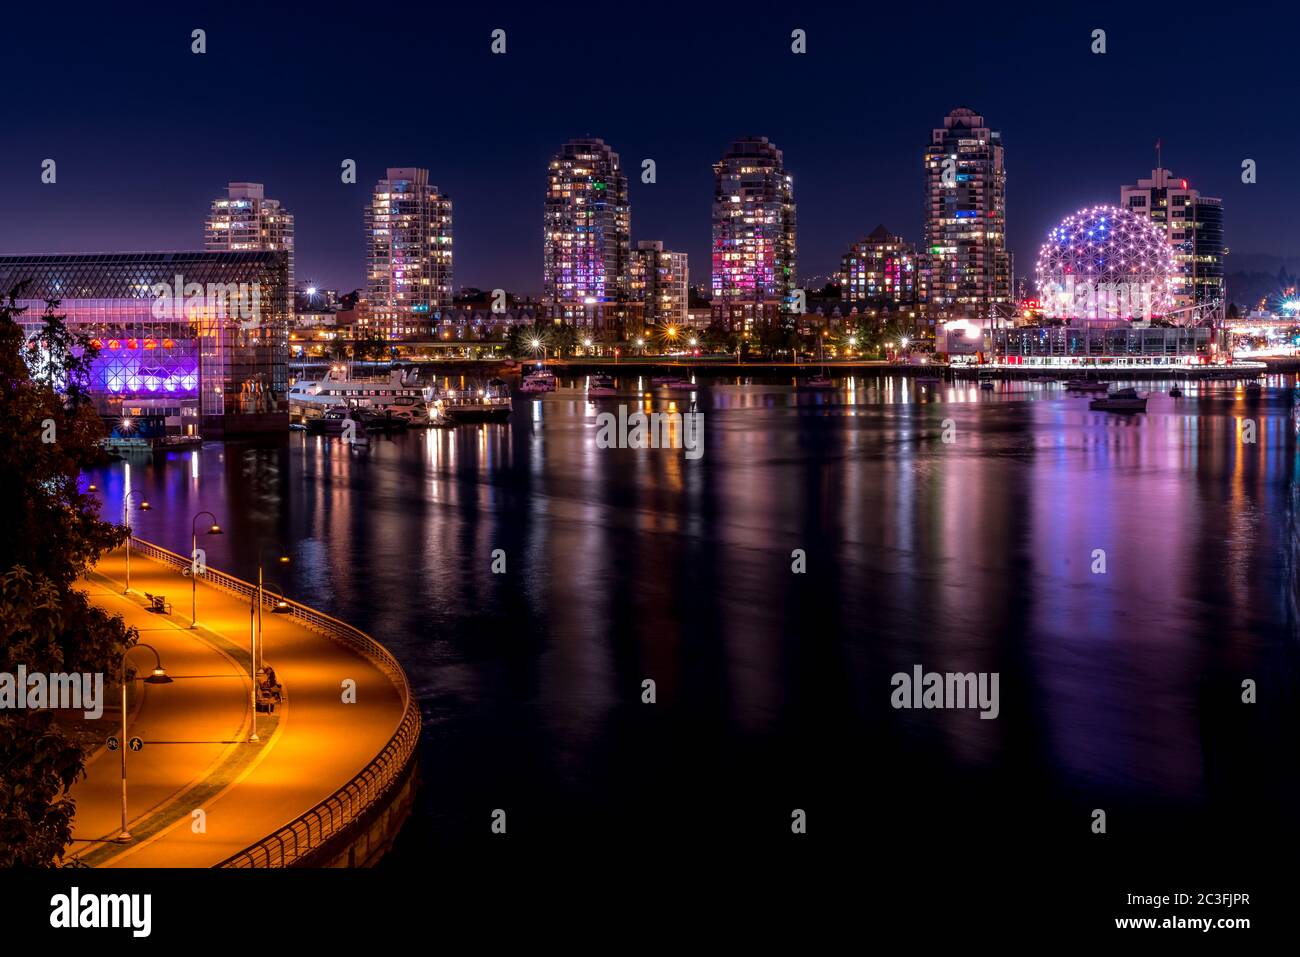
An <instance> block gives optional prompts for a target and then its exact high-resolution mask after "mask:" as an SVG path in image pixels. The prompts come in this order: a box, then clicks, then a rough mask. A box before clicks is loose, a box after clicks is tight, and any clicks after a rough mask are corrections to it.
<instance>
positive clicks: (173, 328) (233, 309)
mask: <svg viewBox="0 0 1300 957" xmlns="http://www.w3.org/2000/svg"><path fill="white" fill-rule="evenodd" d="M288 274H289V257H288V252H287V250H274V251H271V250H266V251H259V252H138V253H92V254H72V255H49V256H0V289H10V288H12V287H14V286H15V285H17V284H18V283H20V282H26V283H27V285H26V287H25V288H24V289H23V291H22V293H21V295H20V298H19V299H18V305H19V306H25V307H27V312H26V313H24V314H23V315H22V316H21V318H20V319H19V322H20V323H21V325H22V326H23V327H24V329H25V331H26V332H27V333H28V334H29V335H34V334H35V333H36V331H37V330H38V329H39V327H40V321H41V319H40V317H41V314H42V312H43V311H44V308H45V302H46V300H49V299H57V300H59V307H58V311H59V312H60V313H63V314H66V316H67V323H68V327H69V329H70V330H71V331H72V332H73V333H75V334H85V335H86V336H88V337H89V338H90V339H91V341H92V343H93V344H94V345H95V346H96V348H97V349H98V355H97V356H96V357H95V359H94V361H93V362H92V363H91V368H90V383H89V388H90V393H91V396H92V398H93V399H94V401H95V404H96V408H97V410H98V411H99V413H100V414H101V415H102V416H104V417H105V418H108V419H110V420H112V421H113V422H121V421H122V420H126V421H127V422H128V423H131V427H132V428H136V429H137V430H139V431H144V430H145V429H152V430H154V431H155V432H156V434H163V433H164V432H171V433H179V434H183V435H195V434H200V435H202V436H204V437H205V438H219V437H221V436H225V435H246V434H255V433H259V432H281V431H283V430H284V429H285V428H286V427H287V426H288V422H289V419H288V405H287V402H286V393H287V391H288V369H287V362H288V340H289V323H290V295H289V281H288ZM146 437H147V436H146Z"/></svg>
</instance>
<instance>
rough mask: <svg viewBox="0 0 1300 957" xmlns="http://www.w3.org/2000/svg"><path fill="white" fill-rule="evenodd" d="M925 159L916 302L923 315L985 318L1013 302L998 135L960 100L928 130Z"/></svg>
mask: <svg viewBox="0 0 1300 957" xmlns="http://www.w3.org/2000/svg"><path fill="white" fill-rule="evenodd" d="M924 163H925V239H924V242H923V244H922V250H921V258H922V263H921V265H922V282H921V287H920V294H921V302H922V306H923V308H924V309H925V311H926V315H927V318H928V320H929V321H930V322H933V321H934V320H935V318H936V317H941V316H958V315H963V316H972V317H979V318H986V317H988V316H989V314H990V312H991V311H992V307H993V304H996V303H1006V304H1010V303H1011V301H1012V285H1011V256H1010V254H1009V252H1008V250H1007V208H1006V191H1007V173H1006V166H1005V163H1004V156H1003V147H1002V134H1001V133H1000V132H999V131H997V130H992V129H989V127H988V126H987V125H986V124H985V122H984V117H982V116H979V115H978V114H976V113H975V112H974V111H973V110H968V109H966V108H964V107H959V108H958V109H955V110H953V111H952V112H951V113H949V114H948V115H947V116H946V117H944V120H943V126H942V127H938V128H936V129H934V130H932V131H931V133H930V143H929V145H928V146H927V147H926V148H925V154H924ZM1008 308H1009V305H1008Z"/></svg>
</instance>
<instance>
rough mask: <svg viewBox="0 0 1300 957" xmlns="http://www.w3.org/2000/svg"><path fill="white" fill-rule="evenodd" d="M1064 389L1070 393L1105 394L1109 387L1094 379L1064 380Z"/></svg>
mask: <svg viewBox="0 0 1300 957" xmlns="http://www.w3.org/2000/svg"><path fill="white" fill-rule="evenodd" d="M1065 388H1066V389H1067V390H1069V391H1070V392H1107V391H1109V389H1110V385H1109V384H1108V383H1106V382H1099V381H1097V380H1096V379H1066V380H1065Z"/></svg>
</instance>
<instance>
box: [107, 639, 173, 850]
mask: <svg viewBox="0 0 1300 957" xmlns="http://www.w3.org/2000/svg"><path fill="white" fill-rule="evenodd" d="M137 648H148V649H149V650H150V651H152V652H153V661H154V667H153V673H152V674H150V675H149V677H147V678H145V679H144V683H145V684H150V685H169V684H171V683H172V679H171V678H170V677H169V676H168V675H167V672H166V671H164V670H163V666H162V659H161V658H159V657H158V649H157V648H155V647H154V646H153V645H146V644H144V643H143V642H141V643H139V644H135V645H132V646H131V647H130V648H128V649H126V651H124V652H123V653H122V661H121V664H120V665H119V666H118V673H117V677H118V679H119V681H120V682H121V685H122V738H121V740H120V741H119V742H118V748H119V749H120V750H121V752H122V830H121V831H120V832H119V833H118V835H117V843H118V844H125V843H126V842H127V841H129V840H131V832H130V831H128V830H127V829H126V747H127V746H126V658H127V655H129V654H131V652H133V651H135V649H137Z"/></svg>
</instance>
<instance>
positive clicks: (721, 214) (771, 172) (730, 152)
mask: <svg viewBox="0 0 1300 957" xmlns="http://www.w3.org/2000/svg"><path fill="white" fill-rule="evenodd" d="M794 286H795V204H794V180H793V179H792V178H791V176H790V175H789V174H787V173H786V171H785V162H784V159H783V157H782V155H781V151H780V150H779V149H777V148H776V147H775V146H773V145H772V144H771V143H770V142H768V139H767V137H766V136H759V137H745V138H743V139H739V140H736V141H735V142H734V143H732V144H731V146H730V147H729V148H728V149H727V152H726V153H724V154H723V156H722V159H721V160H719V161H718V162H717V163H714V164H713V310H712V312H713V322H714V324H715V325H721V326H723V327H724V328H727V329H733V330H739V331H751V330H753V329H754V328H755V326H756V325H768V324H771V323H774V322H778V321H780V320H781V318H782V317H783V316H786V315H788V314H789V311H790V309H791V306H792V303H793V298H792V297H793V290H794Z"/></svg>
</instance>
